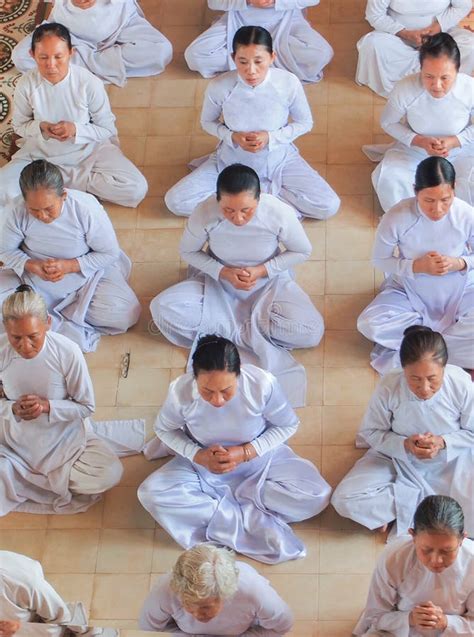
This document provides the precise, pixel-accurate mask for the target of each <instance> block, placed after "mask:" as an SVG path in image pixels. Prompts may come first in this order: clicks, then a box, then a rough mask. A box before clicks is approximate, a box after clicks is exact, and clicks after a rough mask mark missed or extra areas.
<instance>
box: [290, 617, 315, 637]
mask: <svg viewBox="0 0 474 637" xmlns="http://www.w3.org/2000/svg"><path fill="white" fill-rule="evenodd" d="M288 635H289V637H319V632H318V622H314V621H305V620H300V621H296V622H295V623H294V624H293V629H292V630H291V632H289V633H288Z"/></svg>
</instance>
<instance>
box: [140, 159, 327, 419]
mask: <svg viewBox="0 0 474 637" xmlns="http://www.w3.org/2000/svg"><path fill="white" fill-rule="evenodd" d="M206 244H207V246H208V249H207V250H206V249H205V248H206ZM280 246H282V247H283V248H285V250H284V251H283V252H282V251H281V249H280ZM180 253H181V257H182V259H183V260H184V261H186V262H187V263H189V264H190V266H191V267H192V270H191V274H192V275H193V276H192V277H191V278H190V279H188V280H187V281H182V282H181V283H178V284H176V285H174V286H172V287H171V288H169V289H168V290H165V291H164V292H161V293H160V294H158V296H156V297H155V298H154V299H153V300H152V302H151V314H152V316H153V320H154V322H155V324H156V326H157V327H158V328H159V329H160V331H161V332H163V334H164V335H165V336H166V337H167V338H168V339H169V340H170V341H172V342H173V343H175V344H176V345H180V346H183V347H191V346H192V345H193V343H194V342H195V341H196V338H197V337H198V336H199V334H203V333H219V334H221V335H222V336H226V337H228V338H230V339H231V340H232V341H233V342H235V344H236V345H237V346H238V347H239V349H240V350H241V351H242V354H243V355H244V357H245V359H246V360H248V361H249V362H252V363H255V364H257V365H258V366H259V367H262V368H264V369H267V370H268V371H270V372H272V373H273V374H275V376H277V377H278V379H279V380H281V382H282V384H283V386H284V389H285V391H286V393H287V395H288V397H289V399H290V402H291V404H292V405H293V406H296V407H300V406H302V405H303V404H304V402H305V389H306V382H305V379H306V376H305V371H304V368H303V367H302V366H301V365H298V364H296V362H295V361H294V359H293V357H292V356H291V355H290V354H289V352H287V351H286V350H287V349H292V348H295V347H313V346H315V345H317V344H318V343H319V341H320V340H321V337H322V335H323V331H324V324H323V319H322V317H321V315H320V314H319V312H318V311H317V310H316V308H315V307H314V306H313V304H312V302H311V300H310V298H309V297H308V295H307V294H306V293H305V292H303V290H302V289H301V288H300V287H299V285H297V283H296V282H295V281H294V280H293V276H292V273H291V271H290V268H292V267H293V266H295V265H297V264H298V263H302V262H303V261H306V259H308V257H309V256H310V254H311V244H310V242H309V239H308V237H307V236H306V233H305V231H304V229H303V227H302V225H301V223H300V222H299V221H298V219H297V218H296V215H295V213H294V211H293V209H292V208H290V207H289V206H288V205H287V204H285V203H283V202H282V201H280V200H279V199H277V198H276V197H273V196H272V195H267V194H263V195H260V181H259V179H258V176H257V174H256V173H255V171H254V170H252V169H251V168H249V167H248V166H242V165H240V164H234V165H232V166H228V167H227V168H225V169H224V170H223V171H222V172H221V174H220V175H219V178H218V180H217V194H216V195H215V196H212V197H210V198H209V199H208V200H207V201H205V202H204V203H203V204H201V205H200V206H199V207H198V208H196V210H195V211H194V213H193V214H192V215H191V217H190V219H189V221H188V223H187V226H186V230H185V232H184V235H183V238H182V240H181V247H180Z"/></svg>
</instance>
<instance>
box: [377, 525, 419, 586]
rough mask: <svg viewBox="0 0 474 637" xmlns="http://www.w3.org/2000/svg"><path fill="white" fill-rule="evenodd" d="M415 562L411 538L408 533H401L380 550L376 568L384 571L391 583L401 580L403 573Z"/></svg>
mask: <svg viewBox="0 0 474 637" xmlns="http://www.w3.org/2000/svg"><path fill="white" fill-rule="evenodd" d="M414 563H416V554H415V549H414V544H413V540H412V538H411V536H410V535H403V536H401V537H399V538H397V539H396V540H393V541H392V542H390V543H389V544H388V545H387V547H386V548H385V549H384V551H383V552H382V554H381V556H380V558H379V561H378V563H377V568H378V569H379V571H380V570H381V571H382V572H385V573H386V574H387V575H388V577H389V579H390V581H391V582H392V584H395V583H397V582H401V581H402V580H403V577H404V573H405V572H407V571H409V570H410V569H411V568H412V567H413V566H414Z"/></svg>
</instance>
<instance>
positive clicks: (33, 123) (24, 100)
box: [12, 74, 43, 139]
mask: <svg viewBox="0 0 474 637" xmlns="http://www.w3.org/2000/svg"><path fill="white" fill-rule="evenodd" d="M40 123H41V122H40V121H39V120H35V118H34V112H33V107H32V105H31V98H30V84H29V76H28V74H27V75H24V76H23V77H22V78H21V79H20V81H19V82H18V85H17V87H16V89H15V94H14V96H13V118H12V125H13V130H14V131H15V133H16V134H17V135H19V136H20V137H23V138H25V139H26V138H27V137H41V138H42V137H43V134H42V132H41V128H40Z"/></svg>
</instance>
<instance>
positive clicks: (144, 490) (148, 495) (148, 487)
mask: <svg viewBox="0 0 474 637" xmlns="http://www.w3.org/2000/svg"><path fill="white" fill-rule="evenodd" d="M156 473H157V472H155V473H152V474H151V476H148V478H147V479H146V480H145V481H144V482H142V483H141V485H140V486H139V487H138V491H137V497H138V500H139V502H140V503H141V505H142V506H143V507H144V508H145V509H147V511H148V510H149V509H150V507H151V506H153V507H155V506H156V504H157V502H159V500H160V493H161V485H160V478H159V476H157V475H156Z"/></svg>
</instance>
